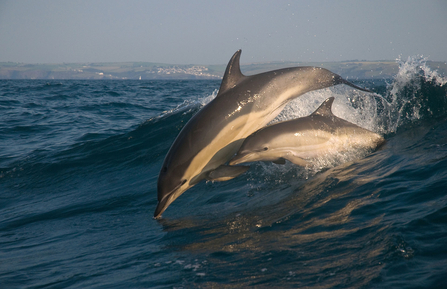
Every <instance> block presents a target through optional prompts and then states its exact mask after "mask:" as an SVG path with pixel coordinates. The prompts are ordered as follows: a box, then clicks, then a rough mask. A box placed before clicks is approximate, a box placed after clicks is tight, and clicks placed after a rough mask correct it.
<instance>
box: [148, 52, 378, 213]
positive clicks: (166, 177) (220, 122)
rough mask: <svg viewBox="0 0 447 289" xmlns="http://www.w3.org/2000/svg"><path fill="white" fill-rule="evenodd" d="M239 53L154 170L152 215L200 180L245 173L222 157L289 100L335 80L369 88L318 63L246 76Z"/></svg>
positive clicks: (261, 125) (331, 83)
mask: <svg viewBox="0 0 447 289" xmlns="http://www.w3.org/2000/svg"><path fill="white" fill-rule="evenodd" d="M240 56H241V50H239V51H237V52H236V53H235V54H234V55H233V57H232V58H231V59H230V62H229V63H228V66H227V68H226V71H225V74H224V77H223V79H222V83H221V85H220V89H219V93H218V94H217V96H216V98H215V99H213V100H212V101H211V102H209V103H208V104H207V105H206V106H204V107H203V108H202V109H201V110H200V111H199V112H198V113H197V114H196V115H194V116H193V117H192V118H191V119H190V120H189V122H188V123H187V124H186V125H185V126H184V127H183V129H182V130H181V131H180V133H179V135H178V136H177V138H176V139H175V141H174V143H173V144H172V146H171V148H170V149H169V151H168V154H167V155H166V157H165V160H164V163H163V166H162V168H161V171H160V174H159V176H158V205H157V208H156V209H155V213H154V217H155V218H159V217H160V216H161V214H162V213H163V212H164V211H165V210H166V208H167V207H168V206H169V205H170V204H171V203H172V202H173V201H174V200H175V199H176V198H178V197H179V196H180V195H181V194H182V193H183V192H185V191H186V190H188V189H189V188H191V187H192V186H194V185H195V184H197V183H198V182H200V181H202V180H205V179H207V180H215V181H225V180H229V179H232V178H234V177H236V176H238V175H240V174H242V173H244V172H245V171H246V170H247V169H248V168H249V167H241V166H236V167H232V166H226V165H225V163H227V162H228V161H229V160H230V159H231V158H232V157H233V155H234V154H235V153H236V152H237V151H238V149H239V147H240V145H241V144H242V142H243V140H244V139H245V138H246V137H247V136H249V135H250V134H252V133H253V132H255V131H256V130H258V129H259V128H261V127H263V126H265V125H266V124H267V123H269V122H270V121H271V120H273V119H274V118H275V117H276V116H277V115H278V114H279V113H280V112H281V110H282V109H283V108H284V106H285V105H286V104H287V102H289V101H290V100H292V99H294V98H296V97H298V96H300V95H302V94H304V93H306V92H309V91H312V90H317V89H321V88H326V87H330V86H333V85H337V84H347V85H349V86H352V87H354V88H357V89H360V90H363V91H368V90H366V89H363V88H360V87H358V86H356V85H354V84H352V83H350V82H348V81H346V80H344V79H342V78H341V77H340V76H339V75H337V74H335V73H332V72H330V71H329V70H326V69H323V68H317V67H294V68H285V69H279V70H274V71H269V72H265V73H260V74H256V75H252V76H245V75H243V74H242V73H241V70H240V65H239V59H240ZM368 92H369V91H368Z"/></svg>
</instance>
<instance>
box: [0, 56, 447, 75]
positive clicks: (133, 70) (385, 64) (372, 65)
mask: <svg viewBox="0 0 447 289" xmlns="http://www.w3.org/2000/svg"><path fill="white" fill-rule="evenodd" d="M293 66H318V67H324V68H327V69H329V70H331V71H333V72H335V73H337V74H340V75H341V76H343V77H344V78H348V79H349V78H351V79H352V78H356V79H388V78H392V77H393V76H395V75H396V74H397V72H398V69H399V67H398V64H397V63H396V62H395V61H357V60H353V61H341V62H266V63H252V64H245V65H241V70H242V72H243V73H244V74H247V75H251V74H255V73H260V72H264V71H268V70H273V69H279V68H285V67H293ZM427 66H428V67H430V68H431V69H432V70H436V71H438V73H439V74H441V75H444V76H446V75H447V63H446V62H440V61H427ZM225 67H226V65H225V64H222V65H192V64H191V65H172V64H163V63H151V62H116V63H62V64H25V63H16V62H0V79H142V80H145V79H146V80H147V79H221V78H222V76H223V73H224V71H225Z"/></svg>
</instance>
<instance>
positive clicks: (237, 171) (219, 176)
mask: <svg viewBox="0 0 447 289" xmlns="http://www.w3.org/2000/svg"><path fill="white" fill-rule="evenodd" d="M249 168H250V167H249V166H225V165H221V166H219V167H218V168H217V169H215V170H213V171H211V172H209V173H208V175H207V178H206V179H207V180H209V181H217V182H223V181H228V180H231V179H233V178H235V177H237V176H239V175H241V174H243V173H245V172H246V171H247V170H248V169H249Z"/></svg>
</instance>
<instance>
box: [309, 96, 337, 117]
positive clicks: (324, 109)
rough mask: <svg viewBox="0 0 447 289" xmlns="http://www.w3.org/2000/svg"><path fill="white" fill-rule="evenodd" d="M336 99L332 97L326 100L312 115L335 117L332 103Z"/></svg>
mask: <svg viewBox="0 0 447 289" xmlns="http://www.w3.org/2000/svg"><path fill="white" fill-rule="evenodd" d="M334 99H335V98H334V97H333V96H331V97H329V98H328V99H326V100H325V101H324V102H323V103H322V104H321V105H320V106H319V107H318V108H317V110H316V111H314V112H313V113H312V115H321V116H334V114H333V113H332V103H333V102H334Z"/></svg>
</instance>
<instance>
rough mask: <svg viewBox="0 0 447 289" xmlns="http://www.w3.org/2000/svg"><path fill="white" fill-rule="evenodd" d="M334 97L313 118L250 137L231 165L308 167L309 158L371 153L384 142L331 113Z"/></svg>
mask: <svg viewBox="0 0 447 289" xmlns="http://www.w3.org/2000/svg"><path fill="white" fill-rule="evenodd" d="M333 102H334V98H333V97H330V98H328V99H326V100H325V101H324V102H323V104H321V105H320V107H319V108H318V109H317V110H316V111H315V112H314V113H312V114H311V115H310V116H306V117H301V118H297V119H292V120H288V121H284V122H279V123H275V124H272V125H269V126H266V127H264V128H261V129H260V130H258V131H256V132H255V133H253V134H251V135H250V136H248V137H247V138H246V139H245V140H244V142H243V143H242V145H241V147H240V149H239V151H238V152H237V154H236V156H235V157H233V158H232V159H231V160H230V165H236V164H241V163H247V162H254V161H273V162H282V161H284V159H286V160H289V161H290V162H292V163H294V164H297V165H300V166H305V165H306V163H307V161H306V160H309V159H313V158H316V157H320V156H327V155H335V154H339V153H345V152H349V151H352V150H357V149H368V150H372V149H375V148H377V147H378V146H380V145H381V144H383V143H384V142H385V139H384V138H383V137H382V136H380V135H378V134H377V133H374V132H372V131H369V130H367V129H364V128H361V127H359V126H357V125H355V124H353V123H350V122H348V121H346V120H344V119H341V118H338V117H336V116H335V115H334V114H333V113H332V109H331V108H332V103H333Z"/></svg>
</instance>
